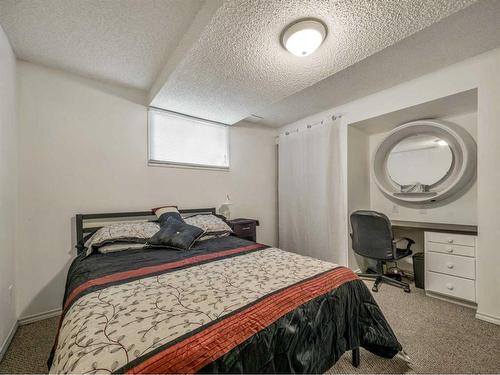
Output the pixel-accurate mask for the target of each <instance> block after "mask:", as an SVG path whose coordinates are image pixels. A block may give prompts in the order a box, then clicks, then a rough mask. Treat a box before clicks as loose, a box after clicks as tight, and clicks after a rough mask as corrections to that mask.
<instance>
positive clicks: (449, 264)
mask: <svg viewBox="0 0 500 375" xmlns="http://www.w3.org/2000/svg"><path fill="white" fill-rule="evenodd" d="M446 267H448V268H449V269H450V270H451V269H452V268H453V263H450V262H449V263H446Z"/></svg>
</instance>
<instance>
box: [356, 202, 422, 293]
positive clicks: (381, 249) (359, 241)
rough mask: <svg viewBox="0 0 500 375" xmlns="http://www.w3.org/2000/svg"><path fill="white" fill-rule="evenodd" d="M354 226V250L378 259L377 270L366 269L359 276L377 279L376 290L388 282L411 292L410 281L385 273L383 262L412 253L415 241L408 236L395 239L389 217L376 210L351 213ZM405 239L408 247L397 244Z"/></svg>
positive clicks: (366, 256) (374, 288)
mask: <svg viewBox="0 0 500 375" xmlns="http://www.w3.org/2000/svg"><path fill="white" fill-rule="evenodd" d="M351 227H352V233H351V238H352V249H353V250H354V252H355V253H356V254H359V255H361V256H363V257H365V258H370V259H375V260H376V261H377V273H374V274H370V273H362V274H360V275H359V276H360V277H365V278H370V279H375V284H374V285H373V288H372V290H373V291H374V292H378V286H379V284H380V283H382V282H384V283H387V284H390V285H394V286H398V287H400V288H403V289H404V291H405V292H407V293H410V285H409V284H408V283H405V282H402V281H398V280H395V279H393V278H390V277H388V276H385V275H384V267H383V265H384V264H385V263H386V262H395V261H397V260H398V259H402V258H405V257H407V256H409V255H411V253H412V252H411V249H410V247H411V245H413V244H414V243H415V241H413V240H412V239H410V238H407V237H404V238H399V239H394V236H393V235H392V226H391V222H390V220H389V218H388V217H387V216H385V215H384V214H382V213H380V212H376V211H368V210H359V211H355V212H353V213H352V214H351ZM401 240H406V241H407V242H408V245H407V246H406V249H400V248H398V247H397V243H398V242H400V241H401Z"/></svg>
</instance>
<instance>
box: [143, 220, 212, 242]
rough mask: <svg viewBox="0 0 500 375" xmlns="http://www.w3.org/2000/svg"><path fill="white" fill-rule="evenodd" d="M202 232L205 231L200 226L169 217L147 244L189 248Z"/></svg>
mask: <svg viewBox="0 0 500 375" xmlns="http://www.w3.org/2000/svg"><path fill="white" fill-rule="evenodd" d="M204 233H205V231H204V230H203V229H201V228H198V227H195V226H194V225H189V224H186V223H184V222H180V221H179V220H176V219H175V218H173V217H169V218H167V219H166V221H165V222H164V224H163V225H162V226H161V228H160V230H159V231H158V233H156V234H155V235H154V236H153V237H151V238H150V239H149V241H148V242H147V246H148V247H166V248H173V249H176V250H189V249H190V248H191V246H193V244H194V243H195V241H196V240H197V239H199V238H200V237H201V236H203V234H204Z"/></svg>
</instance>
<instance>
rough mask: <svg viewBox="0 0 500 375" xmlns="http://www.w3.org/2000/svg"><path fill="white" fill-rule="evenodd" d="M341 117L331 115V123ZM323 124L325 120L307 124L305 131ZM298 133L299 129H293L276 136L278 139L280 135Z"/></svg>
mask: <svg viewBox="0 0 500 375" xmlns="http://www.w3.org/2000/svg"><path fill="white" fill-rule="evenodd" d="M341 117H342V115H341V114H339V115H335V114H333V115H332V116H331V117H330V118H331V119H332V121H335V120H337V119H339V118H341ZM324 123H325V120H321V121H317V122H313V123H312V124H307V125H306V129H311V128H312V127H313V126H317V125H323V124H324ZM299 131H300V129H299V128H295V129H293V130H289V131H286V132H284V133H282V134H280V135H278V137H280V136H281V135H290V134H292V133H298V132H299ZM278 137H277V138H278Z"/></svg>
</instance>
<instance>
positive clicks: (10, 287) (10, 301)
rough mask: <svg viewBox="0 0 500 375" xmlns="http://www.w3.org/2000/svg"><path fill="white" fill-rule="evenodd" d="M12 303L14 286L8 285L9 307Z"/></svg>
mask: <svg viewBox="0 0 500 375" xmlns="http://www.w3.org/2000/svg"><path fill="white" fill-rule="evenodd" d="M13 303H14V285H12V284H11V285H9V305H12V304H13Z"/></svg>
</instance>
